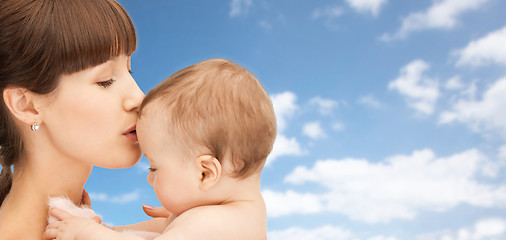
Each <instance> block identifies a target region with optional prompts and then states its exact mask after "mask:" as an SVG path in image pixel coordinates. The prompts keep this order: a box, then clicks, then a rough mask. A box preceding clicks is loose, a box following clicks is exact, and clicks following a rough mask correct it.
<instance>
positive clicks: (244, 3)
mask: <svg viewBox="0 0 506 240" xmlns="http://www.w3.org/2000/svg"><path fill="white" fill-rule="evenodd" d="M252 4H253V0H232V1H231V2H230V12H229V13H228V14H229V16H230V17H237V16H239V15H242V14H245V13H246V12H247V11H248V9H249V8H250V7H251V5H252Z"/></svg>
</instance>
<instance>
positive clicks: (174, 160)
mask: <svg viewBox="0 0 506 240" xmlns="http://www.w3.org/2000/svg"><path fill="white" fill-rule="evenodd" d="M153 104H156V103H151V104H150V105H148V106H147V107H146V108H145V110H143V115H142V116H141V117H140V119H139V121H138V123H137V127H138V128H137V131H138V137H139V144H140V145H141V148H142V149H143V152H144V155H145V156H146V158H147V159H148V160H149V161H150V164H151V172H150V173H149V175H148V182H149V183H150V184H151V186H152V187H153V189H154V191H155V193H156V195H157V198H158V200H159V201H160V203H161V204H162V205H163V206H164V207H165V208H166V209H167V210H168V211H170V212H172V213H173V214H172V215H171V216H170V217H169V218H168V219H167V220H166V222H165V224H164V227H163V229H161V230H162V231H161V232H162V233H163V234H162V235H161V236H160V237H158V238H156V239H160V240H161V239H167V240H174V239H181V240H182V239H184V240H193V239H195V240H201V239H207V240H214V239H216V240H236V239H244V240H264V239H266V210H265V203H264V201H263V198H262V195H261V193H260V171H261V170H258V172H256V173H253V174H252V175H250V176H248V177H245V178H244V179H237V178H234V177H231V176H232V175H231V174H230V173H231V171H232V169H233V168H232V166H231V164H227V162H228V161H227V160H226V159H224V160H223V164H221V163H220V162H219V161H218V160H217V159H216V158H214V157H213V156H211V155H209V154H206V153H205V152H204V153H203V154H201V155H198V156H190V157H188V155H185V152H183V149H181V148H178V145H177V144H175V143H174V142H173V141H172V140H171V137H170V136H169V135H168V134H166V132H165V131H161V129H166V128H165V127H164V121H163V120H162V121H160V119H157V116H156V113H155V112H156V111H155V110H153V107H152V106H151V105H153ZM49 213H50V215H52V216H55V217H56V218H57V219H59V220H60V221H58V222H55V223H52V224H50V225H48V227H47V228H46V232H45V234H44V238H45V239H54V238H56V239H63V240H66V239H79V240H81V239H82V240H85V239H98V240H100V239H141V238H139V237H137V236H133V235H126V234H123V233H118V232H115V231H113V230H111V229H109V228H106V227H104V226H102V225H100V224H98V223H96V222H94V221H92V220H89V219H84V218H79V217H74V216H72V215H70V214H69V213H67V212H65V211H63V210H60V209H51V210H50V212H49ZM157 226H158V225H157ZM196 226H198V227H196ZM154 229H156V228H154ZM159 232H160V231H159Z"/></svg>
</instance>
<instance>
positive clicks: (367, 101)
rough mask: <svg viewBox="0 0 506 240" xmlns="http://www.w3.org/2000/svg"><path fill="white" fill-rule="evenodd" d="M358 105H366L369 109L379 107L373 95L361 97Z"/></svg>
mask: <svg viewBox="0 0 506 240" xmlns="http://www.w3.org/2000/svg"><path fill="white" fill-rule="evenodd" d="M358 103H360V104H364V105H368V106H371V107H375V108H379V107H381V103H380V102H379V101H378V100H377V99H376V98H375V97H374V96H373V95H366V96H361V97H360V98H359V99H358Z"/></svg>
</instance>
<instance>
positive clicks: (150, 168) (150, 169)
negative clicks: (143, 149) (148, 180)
mask: <svg viewBox="0 0 506 240" xmlns="http://www.w3.org/2000/svg"><path fill="white" fill-rule="evenodd" d="M148 170H149V171H150V172H155V171H156V168H152V167H149V168H148Z"/></svg>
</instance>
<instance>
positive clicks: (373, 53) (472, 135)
mask: <svg viewBox="0 0 506 240" xmlns="http://www.w3.org/2000/svg"><path fill="white" fill-rule="evenodd" d="M120 2H121V3H122V5H123V6H124V7H125V8H126V9H127V11H128V12H129V13H130V15H131V17H132V19H133V21H134V24H135V26H136V28H137V32H138V48H137V51H136V52H135V53H134V55H133V58H132V68H133V76H134V78H135V79H136V80H137V82H138V83H139V86H140V87H141V89H142V90H143V91H144V92H146V93H147V92H148V91H149V90H150V89H151V88H153V87H154V86H155V85H157V84H158V83H159V82H161V81H162V80H164V79H165V78H166V77H168V76H169V75H170V74H172V73H174V72H176V71H177V70H179V69H181V68H183V67H186V66H188V65H191V64H194V63H196V62H199V61H201V60H205V59H208V58H216V57H220V58H227V59H230V60H232V61H234V62H236V63H238V64H241V65H242V66H244V67H246V68H248V69H249V70H250V71H251V72H252V73H253V74H255V75H256V76H257V77H258V78H259V80H260V82H261V83H262V84H263V86H264V87H265V89H266V90H267V91H268V93H269V94H270V95H271V97H272V99H273V102H274V106H275V110H276V116H277V118H278V126H279V131H278V138H277V140H276V143H275V147H274V150H273V153H272V154H271V156H270V157H269V159H268V163H267V165H266V167H265V168H264V171H263V176H262V191H263V194H264V197H265V200H266V203H267V207H268V232H269V235H268V239H269V240H278V239H295V240H299V239H313V240H338V239H339V240H341V239H342V240H358V239H360V240H411V239H415V240H433V239H434V240H436V239H437V240H482V239H490V240H492V239H506V178H505V173H506V172H505V168H506V110H505V109H506V68H505V67H506V15H505V14H504V9H506V2H505V1H501V0H434V1H430V0H423V1H400V0H321V1H300V0H277V1H266V0H227V1H202V0H200V1H198V0H186V1H182V0H171V1H166V0H152V1H140V0H122V1H120ZM147 167H148V165H147V161H146V160H145V159H144V158H143V159H142V160H141V162H140V163H139V164H138V165H136V166H134V167H132V168H130V169H120V170H109V169H101V168H95V169H94V170H93V173H92V175H91V177H90V179H89V181H88V183H87V185H86V189H87V190H88V191H89V192H90V193H91V195H92V201H93V207H94V209H95V210H96V212H98V213H99V214H101V215H102V217H103V219H104V221H105V222H108V223H111V224H118V225H119V224H129V223H134V222H138V221H142V220H146V219H148V217H147V216H145V215H144V213H143V212H142V208H141V205H142V204H143V203H146V204H151V205H155V206H159V205H160V204H159V203H158V201H157V200H156V196H155V195H154V193H153V191H152V189H151V187H150V186H149V185H148V184H147V182H146V176H147Z"/></svg>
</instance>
